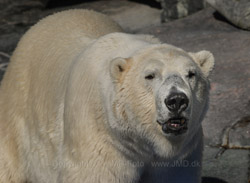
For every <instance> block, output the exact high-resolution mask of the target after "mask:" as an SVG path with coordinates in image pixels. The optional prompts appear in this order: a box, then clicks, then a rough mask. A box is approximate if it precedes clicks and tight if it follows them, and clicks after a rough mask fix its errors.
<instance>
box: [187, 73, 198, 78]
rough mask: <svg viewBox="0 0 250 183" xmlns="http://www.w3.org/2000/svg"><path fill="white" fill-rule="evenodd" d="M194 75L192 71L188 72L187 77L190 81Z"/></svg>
mask: <svg viewBox="0 0 250 183" xmlns="http://www.w3.org/2000/svg"><path fill="white" fill-rule="evenodd" d="M195 75H196V74H195V72H194V71H188V75H187V77H188V78H190V79H191V78H193V77H195Z"/></svg>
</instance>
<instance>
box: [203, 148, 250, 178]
mask: <svg viewBox="0 0 250 183" xmlns="http://www.w3.org/2000/svg"><path fill="white" fill-rule="evenodd" d="M218 153H219V154H220V149H218V148H211V147H205V149H204V153H203V163H202V164H203V165H202V167H203V170H202V176H203V177H206V178H203V181H202V183H225V182H226V183H236V182H239V183H243V182H247V181H248V166H249V151H247V150H235V149H229V150H226V151H224V152H223V153H222V154H221V155H220V156H218ZM208 180H211V181H210V182H209V181H208ZM212 180H213V181H212Z"/></svg>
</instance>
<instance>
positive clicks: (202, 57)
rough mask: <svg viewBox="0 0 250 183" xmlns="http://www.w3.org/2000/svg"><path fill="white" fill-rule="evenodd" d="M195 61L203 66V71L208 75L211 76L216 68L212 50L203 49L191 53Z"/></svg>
mask: <svg viewBox="0 0 250 183" xmlns="http://www.w3.org/2000/svg"><path fill="white" fill-rule="evenodd" d="M189 55H190V56H191V57H192V58H193V59H194V61H195V62H196V63H197V64H198V66H199V67H200V68H201V70H202V72H203V73H204V75H205V76H206V77H208V76H209V74H210V72H211V71H212V70H213V68H214V56H213V54H212V53H211V52H209V51H206V50H203V51H200V52H197V53H189Z"/></svg>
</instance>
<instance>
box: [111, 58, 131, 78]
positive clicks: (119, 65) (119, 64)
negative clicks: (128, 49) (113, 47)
mask: <svg viewBox="0 0 250 183" xmlns="http://www.w3.org/2000/svg"><path fill="white" fill-rule="evenodd" d="M127 65H128V59H125V58H121V57H118V58H115V59H113V60H111V62H110V66H109V71H110V75H111V77H112V78H113V79H115V80H118V79H120V77H121V75H122V73H123V72H124V71H125V69H126V68H127Z"/></svg>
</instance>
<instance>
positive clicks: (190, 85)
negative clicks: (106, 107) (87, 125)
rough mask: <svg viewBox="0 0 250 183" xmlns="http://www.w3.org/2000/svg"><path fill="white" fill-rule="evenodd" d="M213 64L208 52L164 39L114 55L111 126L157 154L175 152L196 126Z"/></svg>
mask: <svg viewBox="0 0 250 183" xmlns="http://www.w3.org/2000/svg"><path fill="white" fill-rule="evenodd" d="M213 67H214V57H213V55H212V54H211V53H210V52H208V51H200V52H198V53H187V52H185V51H183V50H182V49H179V48H176V47H174V46H171V45H167V44H157V45H153V46H151V47H150V48H145V49H143V50H139V51H137V52H136V53H134V54H133V55H132V56H131V57H130V58H115V59H113V60H112V61H111V63H110V76H111V79H112V80H113V83H114V90H115V92H114V97H113V100H112V111H113V117H114V119H115V120H111V121H112V122H111V124H110V125H111V126H112V128H113V129H115V131H116V133H118V134H120V135H121V136H122V137H125V136H126V137H127V139H130V141H134V142H137V143H138V144H137V145H138V147H139V146H140V145H141V144H148V145H149V148H148V151H154V153H156V154H158V155H161V156H168V157H169V155H170V154H171V153H172V154H175V153H176V151H178V149H180V148H181V146H183V144H185V142H186V143H187V141H188V140H190V139H192V137H193V136H194V135H195V134H196V133H197V132H198V130H199V129H201V121H202V119H203V117H204V115H205V112H206V110H207V103H208V94H209V80H208V76H209V74H210V72H211V71H212V69H213ZM124 139H126V138H123V139H121V141H122V140H124ZM145 149H147V148H145Z"/></svg>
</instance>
